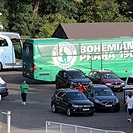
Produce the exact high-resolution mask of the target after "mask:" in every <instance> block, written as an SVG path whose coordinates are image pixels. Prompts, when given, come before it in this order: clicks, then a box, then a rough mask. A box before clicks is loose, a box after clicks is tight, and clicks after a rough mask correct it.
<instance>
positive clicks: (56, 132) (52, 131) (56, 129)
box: [46, 121, 125, 133]
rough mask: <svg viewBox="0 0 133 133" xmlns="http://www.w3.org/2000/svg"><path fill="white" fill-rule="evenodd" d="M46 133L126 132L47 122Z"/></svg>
mask: <svg viewBox="0 0 133 133" xmlns="http://www.w3.org/2000/svg"><path fill="white" fill-rule="evenodd" d="M46 133H125V132H123V131H112V130H102V129H96V128H90V127H83V126H77V125H71V124H64V123H58V122H51V121H46Z"/></svg>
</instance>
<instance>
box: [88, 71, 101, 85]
mask: <svg viewBox="0 0 133 133" xmlns="http://www.w3.org/2000/svg"><path fill="white" fill-rule="evenodd" d="M98 77H100V75H99V74H98V72H96V71H92V72H90V74H89V78H90V80H91V81H92V83H93V84H99V80H98Z"/></svg>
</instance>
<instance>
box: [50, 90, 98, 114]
mask: <svg viewBox="0 0 133 133" xmlns="http://www.w3.org/2000/svg"><path fill="white" fill-rule="evenodd" d="M51 110H52V112H53V113H55V112H58V111H59V110H62V111H64V112H66V114H67V115H68V116H71V115H73V114H75V113H78V114H88V115H90V116H92V115H93V114H94V112H95V108H94V104H93V102H91V101H90V100H88V99H87V98H86V96H85V95H84V94H83V93H82V92H80V91H79V90H72V89H58V90H56V92H55V93H54V95H53V96H52V98H51Z"/></svg>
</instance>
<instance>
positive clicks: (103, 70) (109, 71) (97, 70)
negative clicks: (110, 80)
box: [92, 70, 112, 72]
mask: <svg viewBox="0 0 133 133" xmlns="http://www.w3.org/2000/svg"><path fill="white" fill-rule="evenodd" d="M92 71H96V72H112V71H111V70H92Z"/></svg>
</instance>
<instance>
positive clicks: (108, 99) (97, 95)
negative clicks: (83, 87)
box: [85, 84, 120, 112]
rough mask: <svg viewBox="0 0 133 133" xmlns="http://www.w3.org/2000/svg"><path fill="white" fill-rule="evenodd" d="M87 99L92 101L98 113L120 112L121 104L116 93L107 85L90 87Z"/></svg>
mask: <svg viewBox="0 0 133 133" xmlns="http://www.w3.org/2000/svg"><path fill="white" fill-rule="evenodd" d="M85 95H86V97H87V98H88V99H89V100H91V101H92V102H93V103H94V105H95V109H96V111H101V110H112V111H115V112H119V111H120V102H119V99H118V98H117V97H116V95H115V94H114V92H113V91H112V90H111V89H110V88H109V87H108V86H106V85H102V84H93V85H90V86H88V89H87V92H86V93H85Z"/></svg>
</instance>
